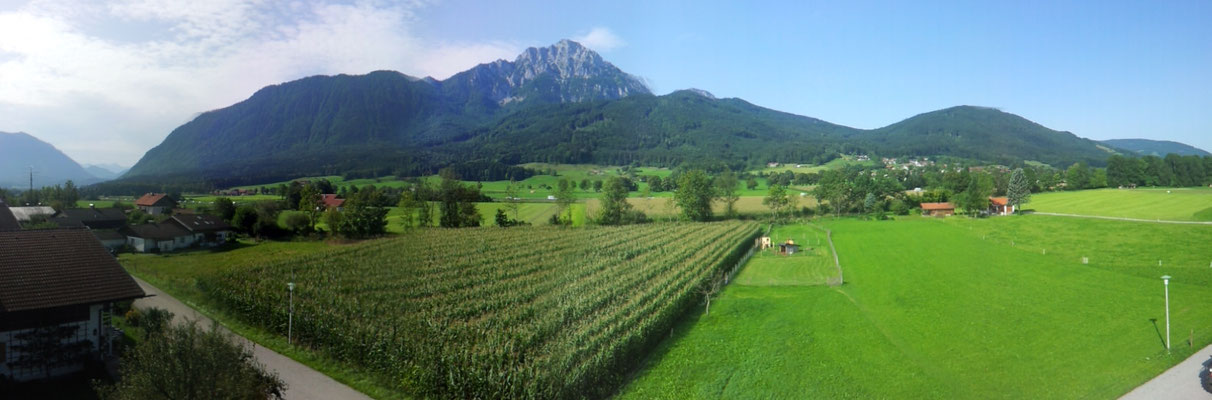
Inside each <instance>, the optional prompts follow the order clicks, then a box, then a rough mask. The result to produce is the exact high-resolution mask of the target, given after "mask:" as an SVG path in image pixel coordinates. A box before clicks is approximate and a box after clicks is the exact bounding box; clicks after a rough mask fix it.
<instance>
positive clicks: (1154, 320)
mask: <svg viewBox="0 0 1212 400" xmlns="http://www.w3.org/2000/svg"><path fill="white" fill-rule="evenodd" d="M1149 322H1152V323H1153V331H1154V332H1157V340H1159V341H1161V345H1162V348H1163V349H1164V348H1166V338H1165V337H1164V336H1162V334H1161V329H1160V328H1158V327H1157V318H1149Z"/></svg>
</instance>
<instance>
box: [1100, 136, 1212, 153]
mask: <svg viewBox="0 0 1212 400" xmlns="http://www.w3.org/2000/svg"><path fill="white" fill-rule="evenodd" d="M1101 142H1102V143H1103V144H1106V145H1108V146H1111V147H1116V148H1120V149H1124V150H1127V151H1128V152H1130V153H1135V154H1139V155H1143V156H1160V157H1164V156H1165V155H1166V154H1169V153H1174V154H1178V155H1180V156H1191V155H1195V156H1209V155H1212V153H1209V152H1208V151H1206V150H1204V149H1201V148H1198V147H1195V146H1192V145H1189V144H1186V143H1181V142H1175V141H1170V140H1153V139H1108V140H1102V141H1101Z"/></svg>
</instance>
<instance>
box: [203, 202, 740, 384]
mask: <svg viewBox="0 0 1212 400" xmlns="http://www.w3.org/2000/svg"><path fill="white" fill-rule="evenodd" d="M756 233H757V225H756V224H754V223H745V222H736V221H732V222H719V223H686V224H647V225H639V226H627V227H594V228H585V229H564V228H554V227H521V228H511V229H507V230H503V229H495V228H480V229H464V230H460V231H459V232H458V236H457V237H458V240H450V239H451V233H450V232H449V231H446V230H437V229H431V230H421V231H414V232H410V233H406V234H404V235H403V236H401V237H398V238H393V239H385V240H377V241H371V242H365V243H362V244H357V245H352V246H347V247H343V248H339V249H336V250H333V251H326V252H321V253H310V254H307V255H302V256H299V257H293V258H286V259H277V260H274V261H270V262H264V263H254V264H245V265H242V266H239V267H233V268H228V269H223V270H220V271H218V272H217V273H216V274H209V275H203V276H200V277H199V278H198V279H199V284H198V286H199V287H200V288H201V289H202V290H203V291H204V292H205V293H207V294H208V296H209V298H210V299H212V300H214V301H215V302H218V303H222V304H225V305H226V306H225V307H224V309H226V310H230V311H231V312H233V313H236V314H238V315H239V316H240V317H241V319H242V320H243V321H245V322H246V323H249V324H252V325H256V326H261V327H264V328H266V329H268V330H271V331H273V332H277V333H278V334H280V335H284V334H285V333H286V332H285V330H286V318H287V309H286V301H287V299H286V295H287V293H286V292H285V291H284V290H281V287H282V282H286V281H289V280H291V279H292V278H291V277H292V276H293V277H294V278H293V281H294V282H295V283H296V285H297V286H296V288H295V291H294V307H295V314H294V335H295V338H296V340H297V341H299V342H300V343H302V344H303V345H304V346H308V347H313V348H317V349H320V350H321V351H323V352H325V353H326V354H328V355H329V356H331V357H333V358H336V359H339V360H342V361H344V362H349V363H352V364H355V365H358V366H360V367H361V368H365V369H366V370H370V371H374V373H373V375H374V376H377V377H378V379H377V381H378V382H381V383H383V384H385V385H390V386H393V387H394V388H395V389H397V390H399V391H400V392H402V393H405V394H409V395H417V396H422V397H441V398H451V397H461V398H469V397H477V398H517V397H540V398H552V397H555V398H566V397H575V396H600V395H605V394H609V391H611V390H613V388H615V387H616V386H615V385H616V384H618V383H619V382H620V380H621V379H622V378H621V377H622V376H623V375H624V372H625V371H626V370H627V369H630V368H632V367H634V366H635V365H636V364H637V363H638V362H639V360H641V359H642V358H643V356H644V355H645V354H647V350H648V349H650V348H651V347H652V346H653V345H655V344H656V343H657V342H658V341H659V340H660V339H661V338H663V337H664V335H665V332H668V331H669V328H670V327H671V326H672V325H673V323H674V322H675V321H676V320H677V318H678V317H679V316H681V315H682V314H683V312H684V311H686V310H687V309H688V308H690V307H697V304H698V300H699V296H698V295H696V294H695V288H696V287H697V286H698V284H699V283H700V282H702V281H703V280H704V279H706V278H707V277H709V276H710V275H711V274H713V273H714V271H717V270H719V269H721V268H724V267H725V266H731V264H733V263H735V261H736V260H738V259H739V258H740V256H741V255H742V254H743V251H744V250H746V249H748V246H750V245H751V244H752V242H753V238H754V237H755V234H756Z"/></svg>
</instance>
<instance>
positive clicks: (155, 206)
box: [135, 193, 177, 215]
mask: <svg viewBox="0 0 1212 400" xmlns="http://www.w3.org/2000/svg"><path fill="white" fill-rule="evenodd" d="M135 206H136V207H139V210H141V211H143V212H145V213H147V214H148V215H161V214H168V212H169V211H172V209H173V207H176V206H177V203H176V202H175V201H173V199H172V198H170V197H168V194H165V193H148V194H145V195H143V197H140V198H139V199H138V200H135Z"/></svg>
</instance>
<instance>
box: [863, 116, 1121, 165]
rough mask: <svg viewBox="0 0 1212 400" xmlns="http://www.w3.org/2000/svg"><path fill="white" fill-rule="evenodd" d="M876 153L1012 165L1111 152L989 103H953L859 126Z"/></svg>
mask: <svg viewBox="0 0 1212 400" xmlns="http://www.w3.org/2000/svg"><path fill="white" fill-rule="evenodd" d="M859 137H860V138H862V139H864V140H866V141H868V142H869V143H871V145H872V147H873V148H874V149H875V151H876V152H877V153H879V154H881V155H894V156H895V155H899V156H915V155H949V156H953V157H961V158H970V159H976V160H985V161H990V162H995V163H1000V164H1005V165H1012V164H1014V163H1016V162H1020V161H1024V160H1035V161H1039V162H1043V163H1046V164H1051V165H1053V166H1056V167H1064V166H1068V165H1069V164H1072V163H1074V162H1077V161H1085V162H1087V163H1088V164H1091V165H1100V166H1101V165H1106V162H1107V157H1108V156H1110V155H1111V154H1113V153H1112V152H1109V151H1107V150H1105V149H1102V148H1100V147H1099V143H1098V142H1096V141H1093V140H1090V139H1084V138H1081V137H1078V136H1077V135H1074V134H1072V133H1070V132H1062V131H1056V130H1052V129H1048V128H1047V127H1044V126H1043V125H1040V124H1037V123H1035V122H1032V121H1030V120H1028V119H1026V118H1023V117H1020V116H1018V115H1014V114H1011V113H1007V112H1003V111H1000V110H997V109H994V108H988V107H974V106H958V107H951V108H947V109H942V110H938V111H932V112H928V113H924V114H919V115H916V116H914V117H912V118H909V119H906V120H904V121H901V122H897V123H895V124H892V125H889V126H886V127H883V128H879V129H876V130H873V131H869V132H865V133H864V134H862V135H860V136H859Z"/></svg>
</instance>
